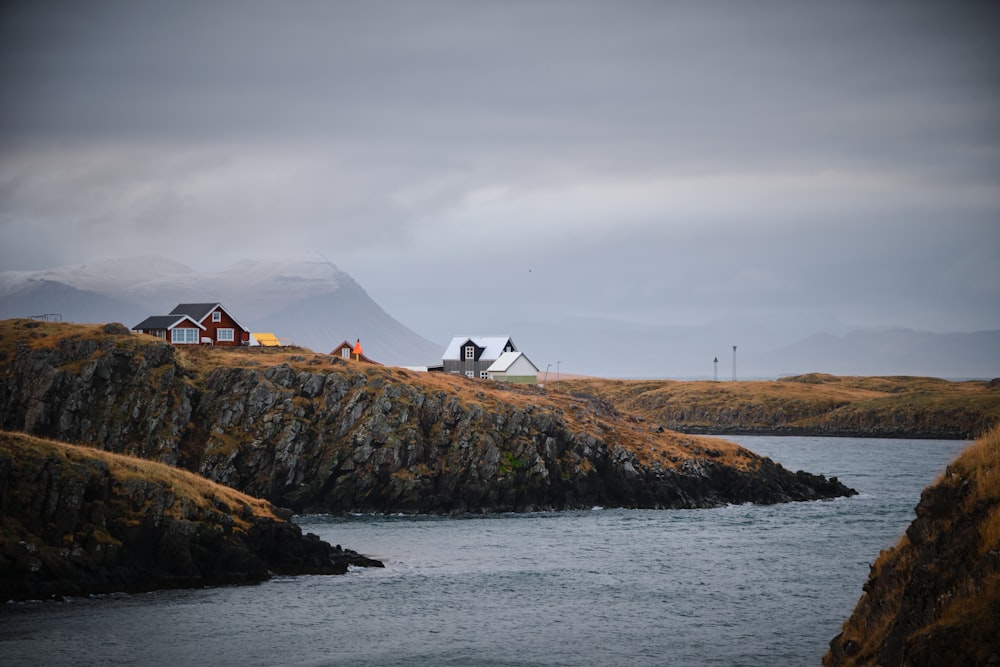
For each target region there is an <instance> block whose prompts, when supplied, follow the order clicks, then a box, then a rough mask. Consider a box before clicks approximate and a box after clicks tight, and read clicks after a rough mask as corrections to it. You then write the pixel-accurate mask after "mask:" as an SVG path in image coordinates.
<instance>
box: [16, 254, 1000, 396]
mask: <svg viewBox="0 0 1000 667" xmlns="http://www.w3.org/2000/svg"><path fill="white" fill-rule="evenodd" d="M199 301H218V302H220V303H222V304H223V305H225V306H226V307H227V308H228V309H230V310H231V311H232V312H233V314H234V315H235V316H236V317H237V319H238V320H240V322H241V323H242V324H244V325H245V326H247V327H250V328H251V330H253V331H268V332H272V333H274V334H275V335H277V336H278V337H279V338H282V339H285V340H286V341H288V342H290V343H294V344H297V345H301V346H303V347H307V348H309V349H311V350H313V351H315V352H320V353H325V352H329V351H330V350H332V349H333V348H334V347H335V346H337V345H338V344H340V343H341V342H342V341H344V340H348V341H349V342H353V341H354V340H355V339H356V338H360V339H361V342H362V345H363V347H364V349H365V353H366V355H367V356H369V357H370V358H371V359H373V360H375V361H378V362H380V363H384V364H388V365H396V366H425V365H429V364H439V363H441V355H442V353H443V352H444V348H445V347H446V346H447V343H448V340H441V341H430V340H427V339H426V338H424V337H422V336H420V335H419V334H417V333H415V332H414V331H413V330H411V329H409V328H408V327H406V326H405V325H403V324H402V323H400V322H399V321H397V320H395V319H394V318H393V317H392V316H390V315H389V314H388V313H386V312H385V311H384V310H383V309H382V308H381V306H379V305H378V304H377V303H376V302H375V301H374V300H372V298H371V297H370V296H369V295H368V294H367V292H365V290H364V289H363V288H362V287H361V286H360V285H358V283H357V282H355V281H354V279H353V278H352V277H351V276H350V275H349V274H347V273H345V272H344V271H341V270H340V269H338V268H337V267H336V266H335V265H333V264H331V263H330V262H328V261H326V260H324V259H322V258H316V259H302V258H299V259H293V260H288V261H265V260H250V259H248V260H242V261H240V262H238V263H236V264H234V265H232V266H230V267H228V268H226V269H223V270H219V271H213V272H198V271H194V270H193V269H191V268H190V267H188V266H186V265H184V264H182V263H179V262H175V261H172V260H168V259H164V258H162V257H133V258H127V259H117V260H106V261H101V262H91V263H87V264H80V265H74V266H63V267H57V268H53V269H48V270H44V271H6V272H0V318H3V319H6V318H11V317H32V316H37V315H44V314H47V313H58V314H60V315H61V317H62V319H63V320H64V321H68V322H110V321H114V322H121V323H123V324H125V325H126V326H128V327H132V326H135V325H136V324H138V323H139V322H140V321H142V320H143V319H144V318H146V317H148V316H149V315H162V314H166V313H168V312H170V310H171V309H172V308H173V307H174V306H176V305H177V304H178V303H184V302H199ZM473 316H474V313H470V314H469V317H470V318H473ZM495 317H496V318H498V319H494V318H495ZM505 318H506V315H505V314H504V313H502V312H500V311H489V315H488V316H487V318H486V319H485V320H481V321H480V322H479V326H478V327H473V328H475V329H476V330H475V331H470V329H469V327H468V325H463V326H462V327H460V330H461V331H468V332H470V333H491V334H498V335H500V334H502V335H505V336H510V337H511V338H513V339H514V342H515V344H516V345H517V347H518V349H519V350H520V351H522V352H524V353H525V354H526V355H527V356H528V357H529V358H530V359H531V361H532V362H533V363H534V364H535V365H536V366H537V367H538V368H539V370H540V373H539V378H540V379H547V380H553V379H555V378H556V377H558V373H559V372H564V373H569V374H580V375H594V376H599V377H610V378H615V377H617V378H673V379H713V377H718V379H719V380H730V379H732V378H734V377H735V378H736V379H755V378H760V379H774V378H778V377H783V376H789V375H801V374H805V373H813V372H819V373H830V374H833V375H923V376H932V377H940V378H950V379H963V378H982V379H990V378H994V377H1000V331H980V332H975V333H928V332H921V331H913V330H909V329H898V328H897V329H864V330H861V329H856V328H855V329H852V328H851V327H849V326H847V325H844V324H842V323H840V322H838V321H836V319H835V318H832V317H829V316H823V315H822V314H817V313H812V314H802V315H801V316H800V315H799V314H796V315H795V316H794V317H789V316H788V315H787V314H786V315H784V316H781V315H778V314H768V313H759V314H756V315H755V316H754V318H753V319H744V320H738V319H735V318H734V319H733V320H720V321H715V322H710V323H707V324H703V325H691V326H689V325H681V324H678V325H673V326H657V325H650V324H637V323H632V322H623V321H619V320H612V319H601V318H593V317H587V318H585V317H565V316H562V317H557V318H554V319H552V320H550V321H532V322H524V321H512V320H509V319H505ZM453 333H454V332H453ZM733 345H736V346H737V348H738V349H737V350H736V351H735V352H734V351H733V349H732V348H733ZM716 359H717V360H718V361H717V362H716V361H715V360H716ZM734 362H735V369H734V367H733V366H734Z"/></svg>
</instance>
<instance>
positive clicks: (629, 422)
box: [0, 320, 851, 512]
mask: <svg viewBox="0 0 1000 667" xmlns="http://www.w3.org/2000/svg"><path fill="white" fill-rule="evenodd" d="M0 424H2V425H3V426H4V427H5V428H7V429H17V430H24V431H27V432H30V433H34V434H37V435H43V436H46V437H50V438H56V439H59V440H64V441H70V442H76V443H85V444H88V445H91V446H94V447H98V448H101V449H108V450H114V451H120V452H125V453H129V454H133V455H136V456H141V457H144V458H152V459H156V460H159V461H162V462H165V463H169V464H172V465H177V466H179V467H183V468H186V469H188V470H192V471H196V472H198V473H200V474H201V475H203V476H205V477H207V478H209V479H212V480H215V481H217V482H220V483H223V484H226V485H229V486H232V487H234V488H237V489H240V490H242V491H244V492H247V493H251V494H253V495H255V496H259V497H263V498H267V499H269V500H271V501H272V502H275V503H276V504H279V505H282V506H288V507H292V508H294V509H296V510H314V511H318V510H321V511H351V510H361V511H422V512H465V511H509V510H514V511H521V510H531V509H541V508H572V507H589V506H592V505H595V504H600V505H607V506H629V507H701V506H710V505H718V504H722V503H727V502H736V503H739V502H761V503H769V502H783V501H788V500H806V499H814V498H825V497H832V496H837V495H844V494H847V493H851V491H850V490H849V489H847V488H846V487H844V486H843V485H842V484H840V483H839V482H837V481H836V480H828V479H825V478H822V477H819V476H815V475H810V474H808V473H804V472H803V473H792V472H789V471H787V470H785V469H784V468H781V467H780V466H779V465H777V464H775V463H774V462H773V461H770V460H769V459H765V458H762V457H759V456H756V455H754V454H753V453H751V452H749V451H747V450H745V449H743V448H740V447H738V446H737V445H735V444H733V443H729V442H725V441H722V440H718V439H714V438H705V437H699V436H693V435H681V434H679V433H675V432H672V431H668V430H664V429H663V428H660V427H658V426H656V425H653V424H649V423H647V422H645V421H644V420H642V419H640V418H637V417H634V416H631V415H629V414H625V413H620V412H619V411H618V410H616V409H615V408H614V407H612V406H611V405H610V404H609V403H607V402H605V401H601V400H597V399H593V398H590V397H574V396H570V395H567V394H565V393H562V392H552V393H550V392H548V391H546V390H544V389H541V388H538V387H515V386H510V385H505V384H503V383H493V382H488V381H480V380H468V379H466V378H464V377H456V376H450V375H443V374H434V373H415V372H410V371H406V370H403V369H399V368H390V367H381V366H372V365H369V364H363V363H359V362H353V361H348V360H343V359H340V358H335V357H330V356H328V355H318V354H313V353H311V352H307V351H304V350H300V349H284V348H282V349H275V348H235V349H234V348H226V349H223V348H214V349H213V348H202V347H184V348H174V347H172V346H170V345H168V344H166V343H164V342H162V341H158V340H156V339H154V338H151V337H148V336H139V335H135V334H130V333H129V332H128V331H127V330H124V328H123V327H121V326H120V325H107V326H103V327H101V326H90V327H85V326H81V325H56V324H51V323H38V322H32V321H28V320H12V321H7V322H3V323H0Z"/></svg>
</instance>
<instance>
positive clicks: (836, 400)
mask: <svg viewBox="0 0 1000 667" xmlns="http://www.w3.org/2000/svg"><path fill="white" fill-rule="evenodd" d="M560 386H561V388H562V390H563V391H567V392H570V393H573V394H579V395H592V396H595V397H599V398H601V399H603V400H606V401H608V402H610V403H612V404H613V405H615V406H616V407H617V408H619V409H620V410H624V411H629V412H632V413H634V414H637V415H641V416H643V417H644V418H645V419H647V420H648V421H650V422H652V423H655V424H660V425H662V426H664V427H665V428H670V429H674V430H677V431H682V432H686V433H717V434H722V433H781V434H801V435H838V436H857V437H866V436H867V437H933V438H956V439H969V438H974V437H976V436H978V435H980V434H982V433H985V432H986V431H988V430H989V429H990V428H991V427H992V426H993V425H994V424H998V423H1000V381H998V380H992V381H989V382H985V381H963V382H954V381H949V380H941V379H937V378H924V377H837V376H833V375H825V374H821V373H810V374H808V375H797V376H794V377H787V378H782V379H780V380H773V381H747V382H707V381H702V382H680V381H675V380H604V379H597V378H580V379H571V380H566V381H562V382H561V383H560Z"/></svg>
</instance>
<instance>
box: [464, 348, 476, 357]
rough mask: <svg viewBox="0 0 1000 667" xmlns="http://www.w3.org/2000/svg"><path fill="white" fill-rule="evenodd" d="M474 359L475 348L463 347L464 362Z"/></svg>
mask: <svg viewBox="0 0 1000 667" xmlns="http://www.w3.org/2000/svg"><path fill="white" fill-rule="evenodd" d="M475 358H476V348H475V347H474V346H472V345H466V346H465V360H466V361H473V360H475Z"/></svg>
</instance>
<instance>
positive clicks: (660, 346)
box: [492, 318, 1000, 380]
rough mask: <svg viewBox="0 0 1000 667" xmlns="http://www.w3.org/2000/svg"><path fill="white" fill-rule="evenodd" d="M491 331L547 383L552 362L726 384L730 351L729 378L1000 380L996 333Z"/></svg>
mask: <svg viewBox="0 0 1000 667" xmlns="http://www.w3.org/2000/svg"><path fill="white" fill-rule="evenodd" d="M812 327H825V328H812ZM492 330H498V331H499V330H502V331H505V332H507V331H509V332H510V335H511V336H512V337H513V338H514V341H515V343H516V344H517V345H518V347H519V349H521V350H522V351H524V352H525V353H526V354H527V355H528V356H529V357H530V358H531V360H532V361H533V362H535V365H536V366H538V367H539V369H540V370H541V371H542V373H543V374H544V373H545V371H546V369H547V368H548V369H549V378H548V379H549V380H552V379H553V377H554V376H555V374H556V370H557V366H558V367H559V368H560V370H561V371H563V372H566V373H575V374H581V375H593V376H598V377H613V378H674V379H713V377H714V375H715V373H716V372H717V373H718V379H720V380H729V379H732V377H733V356H734V355H733V345H737V346H738V349H737V351H736V355H735V356H736V376H737V379H744V380H745V379H753V378H756V379H776V378H779V377H784V376H788V375H801V374H804V373H815V372H819V373H830V374H834V375H919V376H932V377H942V378H956V379H957V378H982V379H991V378H995V377H1000V331H981V332H977V333H928V332H921V331H912V330H909V329H877V330H851V329H850V328H848V327H845V326H843V325H837V324H836V323H832V322H827V323H823V322H805V323H802V322H800V323H795V322H787V321H777V320H775V321H773V322H767V321H756V322H748V321H737V320H734V321H732V322H712V323H708V324H705V325H698V326H681V325H678V326H655V325H645V324H636V323H630V322H622V321H616V320H610V319H599V318H571V319H570V318H566V319H562V320H559V321H550V322H522V323H518V324H515V325H513V326H511V325H509V324H508V325H506V326H503V325H502V323H498V324H497V325H494V326H493V329H492ZM831 331H832V332H833V333H827V332H831ZM715 359H718V363H717V364H716V363H715ZM557 362H561V363H559V364H558V365H557ZM550 366H551V367H550Z"/></svg>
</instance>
